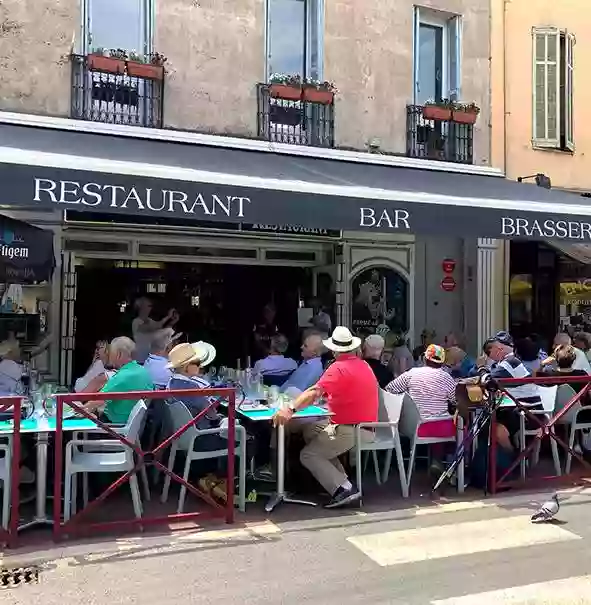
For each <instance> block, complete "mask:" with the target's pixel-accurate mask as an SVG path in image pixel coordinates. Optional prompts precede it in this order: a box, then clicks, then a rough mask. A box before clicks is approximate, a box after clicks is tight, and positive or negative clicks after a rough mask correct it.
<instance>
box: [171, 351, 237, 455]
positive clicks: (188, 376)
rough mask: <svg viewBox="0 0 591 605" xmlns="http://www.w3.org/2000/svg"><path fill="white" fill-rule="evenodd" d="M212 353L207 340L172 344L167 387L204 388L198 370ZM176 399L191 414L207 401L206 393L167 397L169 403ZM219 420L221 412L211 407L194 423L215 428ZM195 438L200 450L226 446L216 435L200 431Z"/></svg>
mask: <svg viewBox="0 0 591 605" xmlns="http://www.w3.org/2000/svg"><path fill="white" fill-rule="evenodd" d="M215 356H216V350H215V348H214V347H213V346H212V345H210V344H209V343H207V342H196V343H193V344H190V343H181V344H178V345H176V346H175V347H174V348H173V349H171V351H170V353H169V354H168V368H169V369H170V370H171V371H172V376H171V378H170V380H169V382H168V389H169V390H171V391H180V390H185V389H207V388H208V387H209V382H208V381H207V380H206V379H205V378H204V377H203V376H202V372H203V369H204V368H205V367H207V366H208V365H209V364H210V363H211V362H212V361H213V360H214V359H215ZM177 401H180V402H182V403H184V404H185V405H186V406H187V408H188V409H189V411H190V412H191V414H192V415H193V416H197V415H198V414H200V413H201V412H202V411H203V410H204V409H206V408H207V406H208V405H209V404H210V400H209V399H208V398H207V397H202V396H199V395H187V396H186V397H181V396H179V395H171V396H170V397H169V400H168V402H169V404H174V403H175V402H177ZM220 422H221V416H220V415H219V414H218V413H217V412H216V411H215V410H213V409H211V410H209V411H208V412H207V413H206V414H205V415H204V416H203V417H202V418H200V419H199V420H198V421H197V422H196V423H195V428H197V429H198V430H201V431H204V430H207V429H213V428H218V427H219V426H220ZM198 442H199V443H198V446H199V449H200V450H202V451H214V450H219V449H224V448H226V447H227V446H228V444H227V441H226V440H225V439H223V438H222V437H221V436H220V435H202V436H201V437H199V439H198Z"/></svg>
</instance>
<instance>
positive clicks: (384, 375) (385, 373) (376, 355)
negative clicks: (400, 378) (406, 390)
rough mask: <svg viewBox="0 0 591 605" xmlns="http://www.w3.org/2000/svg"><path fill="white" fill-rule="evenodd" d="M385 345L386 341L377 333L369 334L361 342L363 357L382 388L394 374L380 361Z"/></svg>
mask: <svg viewBox="0 0 591 605" xmlns="http://www.w3.org/2000/svg"><path fill="white" fill-rule="evenodd" d="M385 346H386V341H385V340H384V339H383V338H382V337H381V336H380V335H379V334H370V335H369V336H368V337H367V338H366V339H365V341H364V342H363V359H365V361H366V362H367V363H368V364H369V367H370V368H371V369H372V371H373V373H374V375H375V377H376V380H377V381H378V384H379V385H380V387H381V388H382V389H384V388H386V385H388V384H389V383H390V382H392V380H394V374H393V373H392V372H391V371H390V370H389V369H388V368H387V366H385V365H384V364H383V363H382V353H383V352H384V347H385Z"/></svg>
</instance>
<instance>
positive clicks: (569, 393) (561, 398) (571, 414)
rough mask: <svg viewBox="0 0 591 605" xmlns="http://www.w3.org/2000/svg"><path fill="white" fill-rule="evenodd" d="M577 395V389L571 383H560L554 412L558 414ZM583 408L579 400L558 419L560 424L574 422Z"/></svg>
mask: <svg viewBox="0 0 591 605" xmlns="http://www.w3.org/2000/svg"><path fill="white" fill-rule="evenodd" d="M574 396H575V390H574V389H573V388H572V386H571V385H570V384H560V385H558V389H557V391H556V405H555V406H554V413H555V414H558V412H560V411H561V410H563V409H564V407H565V406H566V404H567V403H568V402H569V401H570V400H571V399H572V398H573V397H574ZM580 409H581V402H580V401H577V403H575V405H573V406H572V407H571V408H570V410H569V411H568V412H567V413H566V414H565V415H564V416H563V417H562V418H560V420H559V421H558V423H559V424H572V423H573V422H574V420H575V418H576V416H577V412H578V411H579V410H580Z"/></svg>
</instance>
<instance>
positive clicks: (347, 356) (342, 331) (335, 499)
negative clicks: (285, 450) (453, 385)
mask: <svg viewBox="0 0 591 605" xmlns="http://www.w3.org/2000/svg"><path fill="white" fill-rule="evenodd" d="M323 344H324V346H325V347H326V348H327V349H329V350H330V351H332V353H333V355H334V356H335V361H334V363H332V364H331V365H330V366H329V367H328V368H327V369H326V371H325V372H324V374H323V375H322V376H321V377H320V380H319V381H318V382H317V383H316V384H315V385H314V386H313V387H311V388H309V389H307V390H306V391H304V392H303V393H302V394H301V395H299V397H298V398H297V399H295V400H294V401H293V402H292V403H291V404H290V405H289V407H288V408H286V409H281V410H278V411H277V413H276V414H275V416H274V418H273V423H274V424H275V426H277V425H278V424H286V423H287V422H289V421H290V420H291V418H292V416H293V415H294V413H295V412H296V411H297V410H298V409H300V408H305V407H307V406H309V405H311V404H312V403H314V401H316V400H317V399H319V398H320V397H322V396H326V399H327V402H328V408H329V410H330V411H331V412H332V414H333V416H331V418H330V424H328V425H324V426H318V431H317V433H316V435H315V436H314V437H313V438H312V439H311V440H310V441H309V443H308V444H307V445H306V446H305V447H304V448H303V449H302V451H301V453H300V460H301V462H302V464H303V465H304V466H305V467H306V468H307V469H308V470H309V471H310V472H311V473H312V475H314V477H315V478H316V479H317V480H318V482H319V483H320V484H321V485H322V487H324V489H325V490H326V491H327V492H328V493H329V494H330V495H331V496H332V500H331V501H330V502H329V503H328V504H327V505H326V506H327V508H338V507H340V506H344V505H346V504H349V503H351V502H354V501H356V500H359V498H360V493H359V490H358V489H357V488H356V487H355V486H354V485H353V484H352V483H351V482H350V481H349V478H348V477H347V474H346V473H345V469H344V468H343V466H342V464H341V463H340V462H339V459H338V456H340V455H341V454H344V453H346V452H348V451H349V450H351V449H352V448H353V447H354V445H355V428H354V426H355V425H356V424H360V423H361V422H377V420H378V383H377V380H376V377H375V375H374V373H373V370H372V369H371V368H370V367H369V365H368V364H367V363H366V362H365V361H363V359H360V358H359V357H358V356H357V355H356V354H355V351H356V350H357V349H359V347H360V345H361V339H359V338H357V337H356V336H353V335H352V334H351V332H350V331H349V330H348V329H347V328H345V327H342V326H337V327H336V328H335V330H334V332H333V333H332V336H331V337H330V338H329V339H327V340H324V341H323ZM361 433H362V438H363V439H368V440H373V432H371V431H365V430H362V431H361Z"/></svg>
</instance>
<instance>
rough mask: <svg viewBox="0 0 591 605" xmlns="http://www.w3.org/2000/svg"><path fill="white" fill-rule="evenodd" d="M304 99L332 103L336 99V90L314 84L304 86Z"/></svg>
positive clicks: (323, 103)
mask: <svg viewBox="0 0 591 605" xmlns="http://www.w3.org/2000/svg"><path fill="white" fill-rule="evenodd" d="M303 99H304V101H309V102H310V103H320V104H321V105H330V104H331V103H332V102H333V101H334V92H333V91H332V90H327V89H324V88H316V87H314V86H304V94H303Z"/></svg>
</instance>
